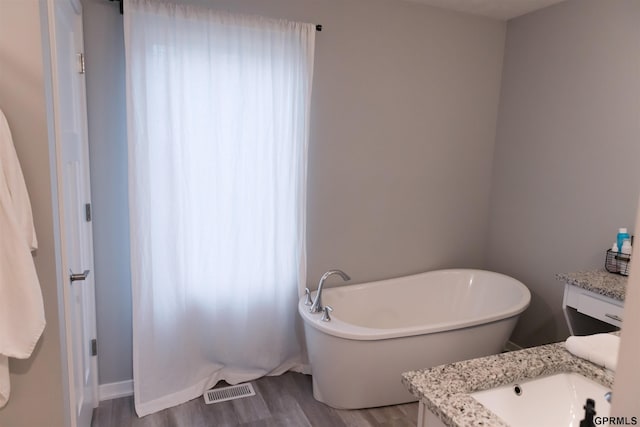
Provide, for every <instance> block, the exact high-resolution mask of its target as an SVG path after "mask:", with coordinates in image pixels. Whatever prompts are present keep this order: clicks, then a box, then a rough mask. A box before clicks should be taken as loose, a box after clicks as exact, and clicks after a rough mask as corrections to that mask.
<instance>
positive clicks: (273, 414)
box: [91, 372, 418, 427]
mask: <svg viewBox="0 0 640 427" xmlns="http://www.w3.org/2000/svg"><path fill="white" fill-rule="evenodd" d="M253 385H254V389H255V391H256V396H251V397H247V398H243V399H238V400H232V401H228V402H221V403H216V404H211V405H207V404H205V403H204V399H202V397H200V398H197V399H193V400H191V401H189V402H186V403H184V404H182V405H178V406H175V407H173V408H169V409H165V410H163V411H160V412H157V413H155V414H151V415H147V416H145V417H142V418H139V417H138V416H137V415H136V414H135V409H134V402H133V397H131V396H129V397H122V398H120V399H114V400H108V401H104V402H100V406H99V407H98V408H96V409H95V410H94V412H93V421H92V423H91V427H214V426H215V427H289V426H290V427H324V426H327V427H396V426H397V427H402V426H415V425H416V421H417V419H418V404H417V403H407V404H403V405H396V406H385V407H382V408H371V409H362V410H339V409H333V408H331V407H329V406H327V405H325V404H323V403H320V402H318V401H317V400H315V399H314V398H313V392H312V386H311V377H310V376H308V375H302V374H298V373H294V372H287V373H285V374H283V375H280V376H277V377H264V378H260V379H258V380H255V381H253Z"/></svg>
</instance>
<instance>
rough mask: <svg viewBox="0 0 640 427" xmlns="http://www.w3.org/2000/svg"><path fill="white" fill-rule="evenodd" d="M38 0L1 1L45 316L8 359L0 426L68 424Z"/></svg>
mask: <svg viewBox="0 0 640 427" xmlns="http://www.w3.org/2000/svg"><path fill="white" fill-rule="evenodd" d="M39 3H40V2H39V1H38V0H1V1H0V108H1V109H2V110H3V111H4V113H5V116H6V117H7V121H8V122H9V126H10V128H11V132H12V136H13V142H14V145H15V147H16V152H17V153H18V158H19V160H20V163H21V166H22V172H23V174H24V178H25V182H26V184H27V189H28V191H29V196H30V199H31V207H32V210H33V217H34V224H35V228H36V233H37V236H38V244H39V247H38V250H37V251H36V252H35V255H34V262H35V266H36V271H37V273H38V277H39V279H40V287H41V289H42V296H43V299H44V308H45V318H46V320H47V326H46V328H45V330H44V333H43V335H42V337H41V338H40V341H39V342H38V344H37V346H36V348H35V350H34V352H33V354H32V355H31V357H30V358H29V359H26V360H18V359H10V361H9V371H10V375H11V398H10V399H9V402H8V404H7V406H5V407H4V408H2V409H0V426H3V427H33V426H52V427H61V426H63V425H65V424H66V423H65V419H64V416H65V415H64V412H63V411H64V407H65V402H64V401H63V396H64V393H63V390H64V385H63V376H62V373H61V372H62V365H63V363H62V359H61V347H60V329H59V328H60V321H59V314H58V286H57V279H56V274H57V273H56V254H55V243H54V212H53V208H52V192H51V189H52V182H51V175H50V168H49V153H50V151H49V138H48V129H47V112H46V109H45V108H46V100H45V84H46V77H45V74H44V65H43V57H42V52H43V47H42V42H41V30H40V9H39V6H40V5H39ZM45 31H46V30H45ZM16 40H19V43H17V42H16ZM47 48H48V47H46V46H45V49H47ZM0 238H2V237H0Z"/></svg>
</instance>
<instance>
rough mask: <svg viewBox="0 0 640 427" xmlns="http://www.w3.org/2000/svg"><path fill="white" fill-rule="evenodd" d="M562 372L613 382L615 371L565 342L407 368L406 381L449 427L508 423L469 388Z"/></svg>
mask: <svg viewBox="0 0 640 427" xmlns="http://www.w3.org/2000/svg"><path fill="white" fill-rule="evenodd" d="M561 372H576V373H580V374H582V375H584V376H585V377H587V378H590V379H592V380H594V381H596V382H598V383H601V384H603V385H605V386H608V387H611V386H612V384H613V375H614V374H613V372H612V371H609V370H606V369H604V368H601V367H599V366H596V365H594V364H593V363H590V362H588V361H586V360H584V359H580V358H578V357H576V356H573V355H572V354H571V353H569V352H568V351H567V350H566V349H565V347H564V342H562V343H556V344H549V345H544V346H539V347H533V348H527V349H524V350H519V351H512V352H509V353H502V354H497V355H494V356H487V357H481V358H478V359H472V360H465V361H462V362H456V363H451V364H448V365H441V366H436V367H434V368H428V369H420V370H417V371H411V372H405V373H403V374H402V382H403V384H404V385H405V386H407V387H408V389H409V391H410V392H411V393H413V395H415V396H416V397H418V398H419V399H420V400H421V401H422V402H423V403H424V404H425V406H426V408H427V409H428V410H429V411H431V412H432V413H434V414H435V415H436V416H438V417H439V418H440V419H441V420H442V422H443V423H444V424H445V425H447V426H450V427H477V426H501V427H508V425H507V424H505V422H504V421H502V420H501V419H500V418H498V417H497V416H496V415H494V414H493V413H492V412H491V411H489V410H488V409H486V408H485V407H484V406H483V405H482V404H480V402H478V401H477V400H475V399H474V398H473V397H471V396H470V395H469V393H473V392H476V391H481V390H486V389H490V388H494V387H499V386H502V385H507V384H512V383H515V382H517V381H522V380H526V379H533V378H536V377H539V376H545V375H552V374H556V373H561Z"/></svg>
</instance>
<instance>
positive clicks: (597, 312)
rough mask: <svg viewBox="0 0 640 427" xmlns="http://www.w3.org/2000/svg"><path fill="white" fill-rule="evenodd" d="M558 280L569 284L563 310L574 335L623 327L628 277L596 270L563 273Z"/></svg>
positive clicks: (565, 289)
mask: <svg viewBox="0 0 640 427" xmlns="http://www.w3.org/2000/svg"><path fill="white" fill-rule="evenodd" d="M558 278H559V279H560V280H563V281H564V282H565V285H564V298H563V302H562V310H563V312H564V316H565V319H566V321H567V325H568V326H569V331H570V332H571V335H587V334H593V333H599V332H608V331H612V330H615V329H616V328H620V327H622V320H623V319H622V316H623V309H624V295H625V288H626V281H627V279H626V277H622V276H617V275H614V274H611V273H607V272H606V271H594V272H582V273H569V274H562V275H558ZM594 319H596V320H594Z"/></svg>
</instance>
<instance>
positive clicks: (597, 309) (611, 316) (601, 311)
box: [576, 294, 624, 327]
mask: <svg viewBox="0 0 640 427" xmlns="http://www.w3.org/2000/svg"><path fill="white" fill-rule="evenodd" d="M576 305H577V307H576V309H577V310H578V312H580V313H582V314H586V315H587V316H591V317H595V318H596V319H599V320H602V321H603V322H607V323H609V324H611V325H614V326H617V327H622V313H623V310H624V308H623V307H620V306H618V305H615V304H611V303H609V302H607V301H603V300H601V299H598V298H594V297H592V296H589V295H585V294H581V295H579V296H578V301H577V304H576Z"/></svg>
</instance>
